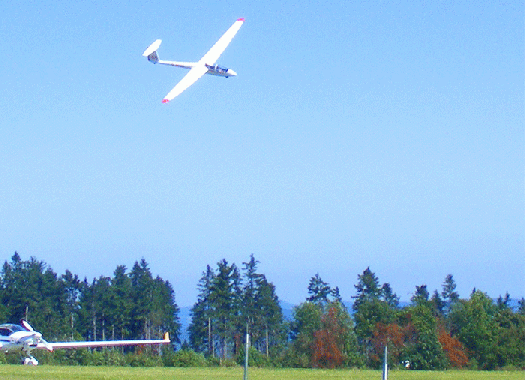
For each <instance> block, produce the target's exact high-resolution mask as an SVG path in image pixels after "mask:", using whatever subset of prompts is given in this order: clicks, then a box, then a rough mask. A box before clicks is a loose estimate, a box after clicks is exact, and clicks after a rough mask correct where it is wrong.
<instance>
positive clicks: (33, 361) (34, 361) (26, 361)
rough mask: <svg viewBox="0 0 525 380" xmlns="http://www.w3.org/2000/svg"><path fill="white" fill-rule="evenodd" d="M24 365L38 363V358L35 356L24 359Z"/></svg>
mask: <svg viewBox="0 0 525 380" xmlns="http://www.w3.org/2000/svg"><path fill="white" fill-rule="evenodd" d="M24 365H38V360H36V359H35V358H34V357H32V356H31V357H29V358H25V359H24Z"/></svg>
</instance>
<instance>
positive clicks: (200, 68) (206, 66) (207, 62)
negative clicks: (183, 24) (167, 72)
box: [142, 18, 244, 103]
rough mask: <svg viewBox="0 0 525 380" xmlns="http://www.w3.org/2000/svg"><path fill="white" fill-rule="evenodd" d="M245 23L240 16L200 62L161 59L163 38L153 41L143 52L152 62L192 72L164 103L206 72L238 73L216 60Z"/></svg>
mask: <svg viewBox="0 0 525 380" xmlns="http://www.w3.org/2000/svg"><path fill="white" fill-rule="evenodd" d="M243 23H244V19H243V18H240V19H238V20H237V21H235V22H234V23H233V25H232V26H230V28H229V29H228V30H227V31H226V33H224V34H223V35H222V37H221V38H219V40H218V41H217V42H216V43H215V45H213V46H212V47H211V49H210V50H208V52H207V53H206V54H205V55H204V57H202V58H201V59H200V60H199V61H198V62H175V61H163V60H161V59H159V56H158V54H157V50H158V48H159V46H160V43H161V42H162V40H156V41H155V42H153V43H152V44H151V45H150V46H149V47H148V48H147V49H146V50H145V51H144V53H143V54H142V55H143V56H144V57H147V58H148V61H150V62H152V63H160V64H163V65H170V66H176V67H182V68H185V69H190V72H189V73H188V74H186V76H184V78H182V80H181V81H180V82H179V83H177V85H176V86H175V87H174V88H173V89H172V90H171V91H170V92H169V93H168V95H166V96H165V97H164V99H163V100H162V103H167V102H169V101H170V100H172V99H173V98H175V97H176V96H177V95H179V94H180V93H181V92H182V91H184V90H185V89H187V88H188V87H190V86H191V85H192V84H193V83H195V82H196V81H197V80H198V79H199V78H200V77H202V76H203V75H204V74H211V75H219V76H222V77H226V78H228V77H230V76H235V75H237V73H236V72H235V71H233V70H232V69H227V68H225V67H221V66H218V65H215V62H216V61H217V59H219V57H220V56H221V54H222V53H223V52H224V50H226V48H227V47H228V45H229V44H230V42H231V40H232V39H233V37H235V35H236V34H237V32H238V31H239V29H240V28H241V26H242V24H243Z"/></svg>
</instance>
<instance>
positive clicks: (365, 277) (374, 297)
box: [353, 268, 397, 351]
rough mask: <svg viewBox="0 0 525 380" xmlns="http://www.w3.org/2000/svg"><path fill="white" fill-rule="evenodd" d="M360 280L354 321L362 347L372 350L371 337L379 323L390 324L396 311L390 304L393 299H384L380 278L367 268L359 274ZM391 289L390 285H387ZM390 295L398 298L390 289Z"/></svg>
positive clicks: (357, 287)
mask: <svg viewBox="0 0 525 380" xmlns="http://www.w3.org/2000/svg"><path fill="white" fill-rule="evenodd" d="M357 279H358V282H357V285H355V288H356V289H357V295H356V296H354V297H353V298H354V299H355V301H354V305H353V310H354V321H355V332H356V334H357V337H358V339H359V340H360V343H361V347H363V349H364V350H365V351H369V350H370V348H371V347H370V339H371V338H372V333H373V331H374V329H375V326H376V324H377V323H383V324H389V323H391V322H393V321H394V318H395V314H396V311H395V309H394V308H393V307H392V306H390V304H392V303H394V302H393V300H392V299H391V300H390V302H386V301H384V300H383V299H382V297H383V294H382V290H381V289H382V287H381V286H380V285H379V279H378V278H377V277H376V275H375V274H374V273H373V272H372V271H371V270H370V268H366V270H365V271H364V272H363V273H362V274H361V275H358V276H357ZM385 288H387V289H389V288H390V286H389V285H388V286H385ZM390 293H391V294H390V297H392V296H393V298H394V299H395V298H397V296H395V295H394V293H393V292H392V291H391V290H390Z"/></svg>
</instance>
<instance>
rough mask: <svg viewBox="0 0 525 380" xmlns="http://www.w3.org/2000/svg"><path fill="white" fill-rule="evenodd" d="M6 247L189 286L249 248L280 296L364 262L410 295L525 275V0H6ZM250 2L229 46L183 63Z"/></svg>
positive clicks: (92, 271) (339, 281)
mask: <svg viewBox="0 0 525 380" xmlns="http://www.w3.org/2000/svg"><path fill="white" fill-rule="evenodd" d="M0 11H1V12H2V22H1V23H0V36H1V38H0V48H1V51H2V60H1V61H0V83H1V84H2V86H0V115H1V118H0V120H1V121H0V132H1V135H0V136H1V138H0V253H1V256H0V259H1V260H2V261H3V260H9V259H10V258H11V256H12V254H13V253H14V251H15V250H16V251H18V252H19V253H20V255H21V256H22V258H23V259H28V258H29V257H30V256H35V257H37V258H38V259H40V260H43V261H45V262H47V263H48V264H49V265H50V266H51V267H52V268H53V270H55V272H57V273H59V274H62V273H64V271H65V270H66V269H69V270H71V271H72V272H73V273H76V274H78V275H80V276H81V277H84V276H87V277H88V279H90V280H91V279H92V278H93V277H98V276H100V275H106V276H111V275H112V273H113V271H114V269H115V268H116V266H117V265H120V264H125V265H126V266H127V267H128V268H130V267H131V266H132V265H133V263H134V262H135V261H136V260H140V259H141V258H142V257H144V258H145V259H146V261H148V262H149V264H150V268H151V270H152V272H153V274H155V275H157V274H158V275H160V276H162V277H163V278H164V279H166V280H169V281H170V282H171V283H172V285H173V287H174V289H175V292H176V299H177V302H178V304H179V305H181V306H187V305H192V304H193V303H194V302H195V301H196V294H197V290H196V284H197V281H198V279H199V277H200V276H201V273H202V271H203V270H205V268H206V265H207V264H211V265H212V266H214V267H215V264H216V262H217V261H219V260H220V259H222V258H225V259H226V260H228V261H229V262H235V263H237V264H238V265H239V266H241V265H242V262H243V261H247V260H248V258H249V255H250V254H251V253H253V254H254V255H255V257H256V259H258V260H259V261H260V262H261V264H260V266H259V269H260V271H261V272H263V273H265V274H266V275H267V277H268V279H269V280H270V281H272V282H274V283H275V285H276V286H277V293H278V295H279V297H280V298H281V299H283V300H286V301H289V302H293V303H298V302H301V301H303V300H304V299H305V297H306V296H307V285H308V281H309V279H310V278H311V277H312V276H313V275H315V274H316V273H319V274H320V276H321V278H323V280H325V281H327V282H329V283H330V284H331V285H333V286H339V288H340V289H341V294H342V296H343V298H344V299H350V297H351V296H352V295H354V294H355V289H354V285H355V283H356V281H357V275H358V274H359V273H362V271H363V270H364V269H365V268H366V267H367V266H370V268H371V269H372V271H374V272H375V273H376V275H378V277H379V280H380V281H381V282H389V283H390V284H391V285H392V287H393V289H394V291H395V292H397V294H398V295H400V296H401V298H402V299H403V300H408V299H409V298H410V297H411V295H412V294H413V292H414V290H415V286H416V285H421V284H427V285H428V288H429V289H430V290H431V291H433V290H434V289H436V288H438V289H440V290H441V284H442V282H443V280H444V278H445V276H446V275H447V274H449V273H451V274H453V275H454V278H455V280H456V282H457V284H458V290H459V292H460V295H461V296H462V297H468V296H469V294H470V291H471V290H472V288H474V287H476V288H478V289H480V290H483V291H485V292H487V293H488V294H489V295H490V296H492V297H497V296H498V295H504V294H505V292H507V291H508V292H509V293H510V295H511V296H512V297H516V298H518V297H522V296H525V280H524V273H525V248H524V245H525V241H524V234H525V232H524V231H525V193H524V191H525V186H524V173H525V170H524V165H525V164H524V163H525V157H524V152H525V131H524V124H525V123H524V121H525V117H524V112H525V111H524V108H525V106H524V83H525V79H524V77H525V76H524V73H525V70H524V62H525V56H524V51H525V44H524V2H523V1H510V2H509V1H505V2H503V1H413V2H412V1H407V2H405V1H399V2H398V1H370V2H369V1H357V2H356V1H346V0H345V1H331V2H313V1H286V2H282V1H262V2H261V1H246V0H243V1H226V2H225V1H214V2H213V1H192V2H182V3H181V2H174V1H164V0H160V1H159V0H155V1H140V2H116V1H89V2H88V1H83V2H76V1H69V2H64V1H24V2H9V1H8V2H3V3H2V5H1V6H0ZM239 17H245V18H246V22H245V24H244V25H243V27H242V28H241V30H240V31H239V33H238V34H237V36H236V37H235V39H234V40H233V41H232V43H231V44H230V46H229V47H228V49H227V50H226V51H225V53H224V54H223V55H222V57H221V58H220V59H219V61H218V62H219V63H220V64H222V65H224V66H226V67H230V68H232V69H234V70H235V71H237V73H238V76H237V77H236V78H229V79H224V78H220V77H213V76H205V77H203V78H202V79H201V80H199V81H198V82H197V83H196V84H194V85H193V86H192V87H190V88H189V89H188V90H186V91H185V92H184V93H183V94H182V95H180V96H179V97H178V98H176V99H175V100H173V101H172V102H170V103H168V104H167V105H166V104H162V103H161V100H162V98H163V97H164V96H165V95H166V94H167V93H168V91H169V90H170V89H171V88H172V87H173V86H174V85H175V84H176V83H177V82H178V81H179V80H180V79H181V78H182V77H183V75H184V74H185V73H186V71H185V70H182V69H178V68H172V67H165V66H154V65H152V64H151V63H149V62H147V60H146V59H144V58H143V57H142V56H141V55H142V52H143V51H144V49H145V48H146V47H147V46H148V45H149V44H151V43H152V42H153V41H154V40H155V39H157V38H161V39H162V40H163V44H162V46H161V48H160V50H159V55H160V57H161V58H162V59H171V60H182V61H196V60H198V59H199V58H200V57H201V56H202V55H203V54H204V53H205V52H206V51H207V50H208V49H209V48H210V47H211V46H212V45H213V43H214V42H215V41H216V40H217V39H218V38H219V37H220V36H221V35H222V33H224V32H225V31H226V29H228V27H229V26H230V25H231V24H232V23H233V22H234V21H235V20H236V19H237V18H239Z"/></svg>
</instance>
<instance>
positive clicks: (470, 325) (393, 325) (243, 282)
mask: <svg viewBox="0 0 525 380" xmlns="http://www.w3.org/2000/svg"><path fill="white" fill-rule="evenodd" d="M258 264H259V262H258V261H257V260H256V259H255V257H254V256H253V255H251V256H250V257H249V259H248V261H247V262H243V263H242V265H241V267H238V266H237V265H236V264H234V263H231V264H230V263H228V262H227V261H226V260H224V259H223V260H221V261H219V262H218V263H217V264H216V266H215V267H212V266H210V265H208V266H207V267H206V269H205V270H204V271H203V272H202V276H201V278H200V280H199V282H198V284H196V286H197V289H198V298H197V300H196V302H195V304H194V305H193V307H192V309H191V323H190V326H189V328H188V333H189V335H188V336H189V339H188V340H184V341H181V339H180V337H181V336H182V334H181V324H180V320H179V312H180V310H179V307H178V306H177V303H176V300H175V292H174V290H173V288H172V286H171V284H170V283H169V282H168V281H165V280H163V279H162V278H160V277H159V276H156V277H154V276H153V275H152V273H151V270H150V269H149V266H148V263H147V262H146V261H145V260H144V259H142V260H140V261H137V262H135V264H134V265H133V267H132V268H131V270H128V268H126V266H124V265H120V266H117V268H116V269H115V271H114V272H113V276H111V277H104V276H101V277H99V278H95V279H93V280H92V281H88V280H87V279H82V280H81V279H80V278H79V277H78V276H77V275H75V274H73V273H71V272H69V271H66V273H64V274H62V275H57V274H56V273H55V272H54V271H53V270H52V269H51V267H50V266H49V265H47V264H46V263H45V262H43V261H39V260H37V259H36V258H34V257H31V258H30V259H29V260H27V261H24V260H22V259H21V257H20V256H19V254H18V253H16V252H15V254H14V255H13V256H12V257H11V261H6V262H5V263H4V265H3V267H2V270H1V273H0V299H1V300H2V303H1V304H0V321H5V322H12V323H17V322H18V321H19V320H21V319H25V320H27V321H29V323H30V324H31V325H33V326H34V327H35V328H36V329H37V330H39V331H40V332H42V333H43V335H44V337H45V338H46V339H47V340H48V341H70V340H112V339H154V338H161V337H162V334H163V333H164V332H166V331H168V332H170V335H171V337H172V340H173V341H174V345H173V346H172V347H169V348H164V350H163V351H162V352H160V351H159V350H156V349H144V348H137V349H135V350H133V349H125V350H123V349H111V350H107V349H106V350H78V351H77V353H75V354H71V353H70V354H64V353H58V352H56V353H53V354H49V353H42V354H41V355H42V356H43V363H46V362H47V363H65V364H101V365H102V364H105V365H108V364H110V365H111V364H113V365H180V366H189V365H199V366H205V365H237V364H240V363H242V361H243V358H244V343H245V334H246V331H248V332H249V334H250V343H251V344H250V351H249V356H250V364H251V365H256V366H273V367H304V368H309V367H311V368H349V367H358V368H379V367H380V365H381V361H382V353H383V351H384V347H385V345H388V352H389V364H390V366H391V367H393V368H409V369H446V368H472V369H486V370H491V369H501V368H505V369H518V368H525V299H523V298H522V299H521V300H520V301H519V305H518V307H516V308H513V307H511V305H510V295H509V294H506V295H505V296H504V297H499V298H498V299H497V300H492V299H491V298H489V297H488V295H487V294H486V293H484V292H482V291H481V290H477V289H474V290H473V291H472V293H471V294H470V297H469V298H467V299H460V298H459V295H458V293H457V292H456V290H455V289H456V283H455V281H454V278H453V276H452V275H447V276H446V278H445V279H444V281H443V284H442V289H439V290H438V289H436V290H434V291H433V292H431V291H430V290H429V289H427V286H426V285H424V284H422V285H418V286H416V287H415V292H414V295H413V297H412V299H411V300H410V303H408V304H404V305H403V306H401V305H400V301H399V297H398V296H397V295H396V294H395V292H394V290H393V289H392V288H391V286H390V285H389V284H388V283H383V284H381V282H380V281H379V279H378V278H377V276H376V275H375V274H374V272H372V271H371V270H370V268H366V269H365V270H364V271H363V272H362V273H361V274H358V275H357V278H356V283H355V285H354V287H355V296H354V297H353V300H352V302H351V304H350V305H345V304H344V302H343V300H342V299H341V296H340V294H339V288H338V287H337V286H335V287H332V286H331V285H330V284H328V283H326V282H324V281H323V280H322V279H321V277H320V276H319V275H318V274H315V275H314V276H313V277H312V278H311V279H310V282H309V285H308V297H307V299H305V301H304V302H303V303H301V304H300V305H298V306H296V307H295V308H294V310H293V316H292V318H291V320H287V319H286V318H284V316H283V310H282V309H281V306H280V301H279V298H278V296H277V292H276V288H275V286H274V285H273V284H272V283H271V282H270V281H269V280H268V279H267V278H266V276H265V275H264V274H262V273H259V271H258ZM2 355H3V354H2ZM9 360H10V359H9V356H8V357H6V356H5V355H4V356H0V362H5V361H9ZM11 360H12V359H11ZM41 360H42V359H41Z"/></svg>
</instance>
